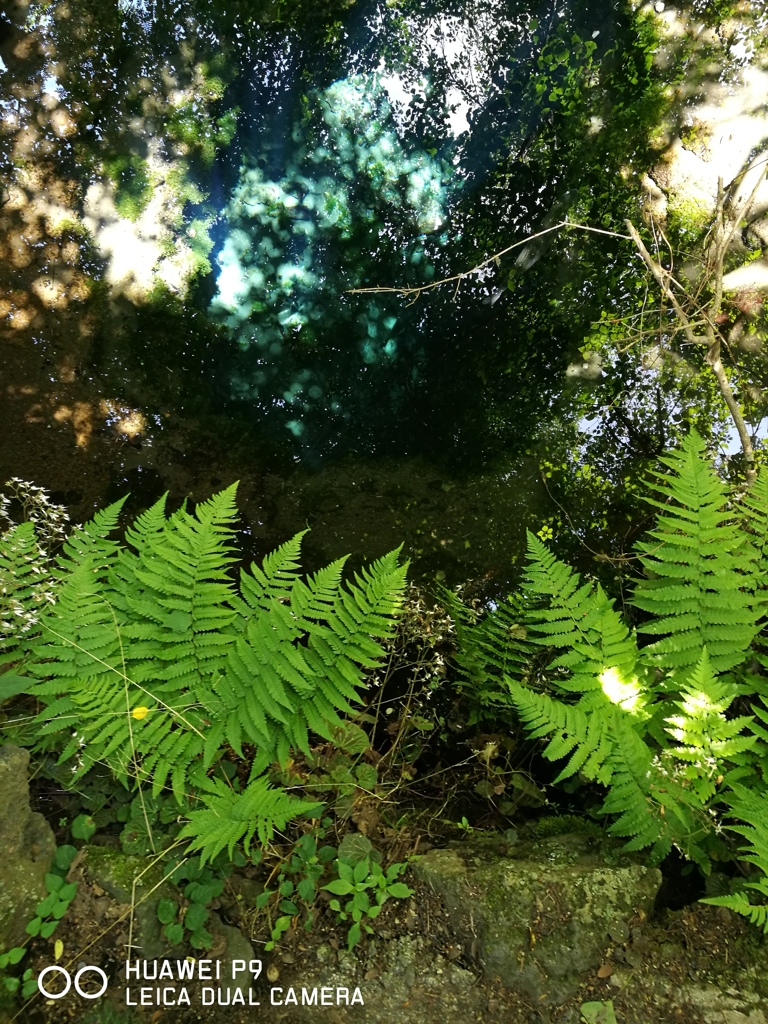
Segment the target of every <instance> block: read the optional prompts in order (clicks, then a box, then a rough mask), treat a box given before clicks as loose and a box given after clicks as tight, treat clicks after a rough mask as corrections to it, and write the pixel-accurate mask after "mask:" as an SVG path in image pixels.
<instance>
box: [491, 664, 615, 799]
mask: <svg viewBox="0 0 768 1024" xmlns="http://www.w3.org/2000/svg"><path fill="white" fill-rule="evenodd" d="M506 682H507V685H508V687H509V691H510V694H511V697H512V702H513V704H514V705H515V707H516V709H517V712H518V714H519V715H520V718H521V719H522V721H523V723H524V725H525V727H526V730H527V731H528V734H529V735H530V736H531V738H533V739H539V738H541V737H544V736H552V738H551V739H550V741H549V744H548V745H547V746H546V747H545V749H544V751H543V753H544V756H545V757H546V758H547V759H548V760H550V761H559V760H561V759H562V758H564V757H568V755H569V754H570V755H571V757H570V760H569V762H568V764H567V765H566V766H565V768H563V770H562V771H561V772H560V774H559V775H558V777H557V779H556V780H555V782H561V781H562V780H563V779H567V778H569V777H570V776H571V775H574V774H575V773H576V772H581V773H582V775H584V776H585V777H586V778H588V779H594V780H595V781H596V782H600V783H602V785H604V786H607V785H608V784H609V783H610V781H611V767H610V754H611V750H612V747H613V739H612V735H611V728H610V725H611V721H610V716H609V715H607V714H604V715H598V714H586V713H585V712H584V711H582V710H581V709H580V708H578V707H577V706H575V705H573V704H564V703H563V702H562V701H559V700H555V699H553V698H552V697H550V696H549V695H548V694H546V693H536V692H535V691H534V690H531V689H529V688H528V687H527V686H523V685H521V684H520V683H518V682H517V681H516V680H514V679H507V681H506ZM553 733H554V735H552V734H553Z"/></svg>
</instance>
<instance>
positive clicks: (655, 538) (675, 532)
mask: <svg viewBox="0 0 768 1024" xmlns="http://www.w3.org/2000/svg"><path fill="white" fill-rule="evenodd" d="M705 452H706V445H705V444H704V442H703V441H702V439H701V438H700V437H699V435H698V434H696V433H695V431H691V432H690V433H689V435H688V437H687V438H686V439H685V440H684V441H683V444H682V448H681V449H680V450H679V451H675V452H673V453H672V454H670V455H669V456H666V457H664V458H663V459H662V462H664V463H665V464H666V465H667V466H668V467H669V468H670V469H671V470H672V471H673V472H672V475H670V476H663V475H661V474H657V475H656V481H657V489H658V491H659V492H660V494H661V497H662V498H663V500H662V501H658V500H655V499H647V500H648V501H649V502H650V504H652V505H654V506H655V507H656V508H659V509H660V510H661V514H659V515H658V516H657V520H656V527H655V529H653V530H651V531H650V538H651V539H650V540H648V541H645V542H643V543H640V544H638V545H637V550H638V551H639V552H641V559H640V560H641V562H642V564H643V567H644V568H645V571H646V573H647V574H648V576H649V578H648V579H646V580H643V581H641V582H640V583H639V584H638V586H637V588H636V589H635V593H634V595H633V603H634V604H635V605H636V606H637V607H638V608H642V609H643V610H644V611H647V612H650V613H651V614H653V615H654V616H655V617H656V618H655V620H654V621H653V622H650V623H647V624H645V625H643V626H641V627H639V628H640V630H641V631H642V632H645V633H649V634H651V635H654V636H658V635H661V636H662V637H663V639H661V640H658V641H656V642H655V643H653V644H651V645H650V646H649V647H647V648H645V649H644V651H643V654H644V656H645V657H648V656H650V657H652V658H653V659H654V660H655V662H656V663H657V664H658V665H660V666H661V667H662V668H666V669H683V670H686V669H687V670H691V671H692V670H693V669H694V668H695V667H696V664H697V662H698V661H699V657H700V655H701V651H702V648H703V647H704V645H705V644H706V647H707V650H708V652H709V656H710V658H711V660H712V667H713V670H714V671H715V672H716V673H720V672H723V671H726V670H728V669H730V668H733V667H735V666H736V665H738V664H740V663H741V662H742V661H743V660H744V658H745V655H746V652H747V651H748V650H749V647H750V644H751V643H752V641H753V639H754V637H755V635H756V633H757V620H758V617H759V614H760V609H759V607H758V605H757V604H756V600H755V595H754V581H755V568H756V561H757V553H756V551H755V549H754V547H753V546H752V545H751V543H750V542H749V540H748V538H747V537H746V536H745V535H744V533H743V532H742V531H740V530H739V529H738V528H737V526H736V525H735V524H734V523H733V522H732V521H731V515H730V513H729V512H728V510H727V508H726V504H727V495H726V493H725V488H724V486H723V484H722V482H721V481H720V479H719V477H718V476H717V474H716V473H715V471H714V469H713V468H712V466H711V465H710V464H709V463H708V461H707V460H706V459H705V457H704V456H705Z"/></svg>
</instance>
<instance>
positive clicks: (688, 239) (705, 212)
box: [667, 194, 712, 248]
mask: <svg viewBox="0 0 768 1024" xmlns="http://www.w3.org/2000/svg"><path fill="white" fill-rule="evenodd" d="M667 218H668V220H667V226H668V232H667V233H668V235H669V238H670V241H671V242H672V245H673V246H675V247H680V246H682V247H684V248H689V247H691V246H692V245H694V244H695V243H696V242H698V241H700V239H701V238H702V236H703V235H704V234H705V232H706V231H708V230H709V226H710V224H711V222H712V211H711V210H710V209H709V208H708V207H707V206H705V205H704V204H703V203H698V202H696V201H695V200H694V199H681V198H680V197H679V196H677V195H675V194H673V195H671V196H670V200H669V207H668V214H667Z"/></svg>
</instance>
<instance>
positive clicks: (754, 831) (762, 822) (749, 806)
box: [702, 784, 768, 934]
mask: <svg viewBox="0 0 768 1024" xmlns="http://www.w3.org/2000/svg"><path fill="white" fill-rule="evenodd" d="M729 802H730V814H731V815H732V816H733V817H734V818H736V819H740V820H741V822H742V824H738V825H729V826H728V828H730V829H731V831H733V832H738V833H739V835H741V836H743V837H744V838H745V839H746V840H747V845H746V846H744V847H742V848H741V856H742V860H745V861H747V862H748V863H750V864H754V865H755V867H757V868H758V870H759V871H760V873H761V874H762V878H758V880H757V881H749V882H745V883H744V886H745V888H747V889H751V890H753V891H755V892H757V893H759V894H760V896H761V897H763V899H764V900H766V901H768V795H766V793H765V792H764V791H762V792H755V791H754V790H750V789H747V788H746V787H744V786H741V785H739V784H736V785H734V786H733V796H732V797H731V799H730V801H729ZM702 903H714V904H716V905H718V906H721V907H729V908H730V909H731V910H734V911H735V912H736V913H737V914H741V915H742V916H743V917H746V918H748V919H749V920H750V921H751V922H752V924H754V925H757V927H758V928H761V929H762V930H763V931H764V932H765V933H766V934H768V902H766V903H763V904H757V905H756V904H753V903H751V902H750V900H749V898H748V896H747V894H746V893H733V894H731V895H728V896H710V897H709V898H708V899H704V900H702Z"/></svg>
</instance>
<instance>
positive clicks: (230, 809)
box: [179, 777, 323, 863]
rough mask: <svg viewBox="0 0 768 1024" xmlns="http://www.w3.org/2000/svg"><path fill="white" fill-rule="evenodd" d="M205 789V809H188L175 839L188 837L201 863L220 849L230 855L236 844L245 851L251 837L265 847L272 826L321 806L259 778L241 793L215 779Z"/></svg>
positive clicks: (317, 810) (311, 813) (318, 810)
mask: <svg viewBox="0 0 768 1024" xmlns="http://www.w3.org/2000/svg"><path fill="white" fill-rule="evenodd" d="M206 790H207V791H206V792H205V794H204V799H205V803H206V806H205V808H204V809H202V810H199V811H190V812H189V815H188V817H189V821H188V823H187V824H186V825H185V826H184V828H183V829H182V830H181V832H180V834H179V838H181V839H189V840H191V841H190V849H191V850H199V851H200V855H201V860H202V861H203V863H204V862H205V861H208V860H213V858H214V857H215V856H216V855H217V854H218V853H221V851H222V850H226V851H227V853H228V854H229V856H230V857H231V856H232V852H233V850H234V848H235V846H237V845H238V844H240V843H242V845H243V849H244V850H245V852H246V854H247V853H248V852H249V850H250V846H251V843H252V842H253V840H254V838H256V839H257V840H258V842H259V843H260V844H261V845H262V846H266V845H267V843H269V842H270V840H271V839H272V836H273V833H274V830H275V829H276V828H277V829H284V828H285V826H286V825H287V824H288V822H289V821H292V820H293V819H294V818H297V817H299V815H305V816H318V815H319V814H320V813H321V812H322V809H323V804H321V803H316V802H312V801H309V800H301V799H299V798H298V797H294V796H292V795H290V794H289V793H286V792H285V790H282V789H275V788H273V787H271V786H270V785H269V783H268V782H267V780H266V779H265V778H263V777H262V778H258V779H255V780H254V781H253V782H251V783H250V784H249V785H248V786H247V787H246V789H244V790H243V792H242V793H235V792H234V791H233V790H231V789H230V788H229V787H228V786H226V785H224V783H223V782H219V781H216V780H209V782H208V783H207V786H206Z"/></svg>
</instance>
